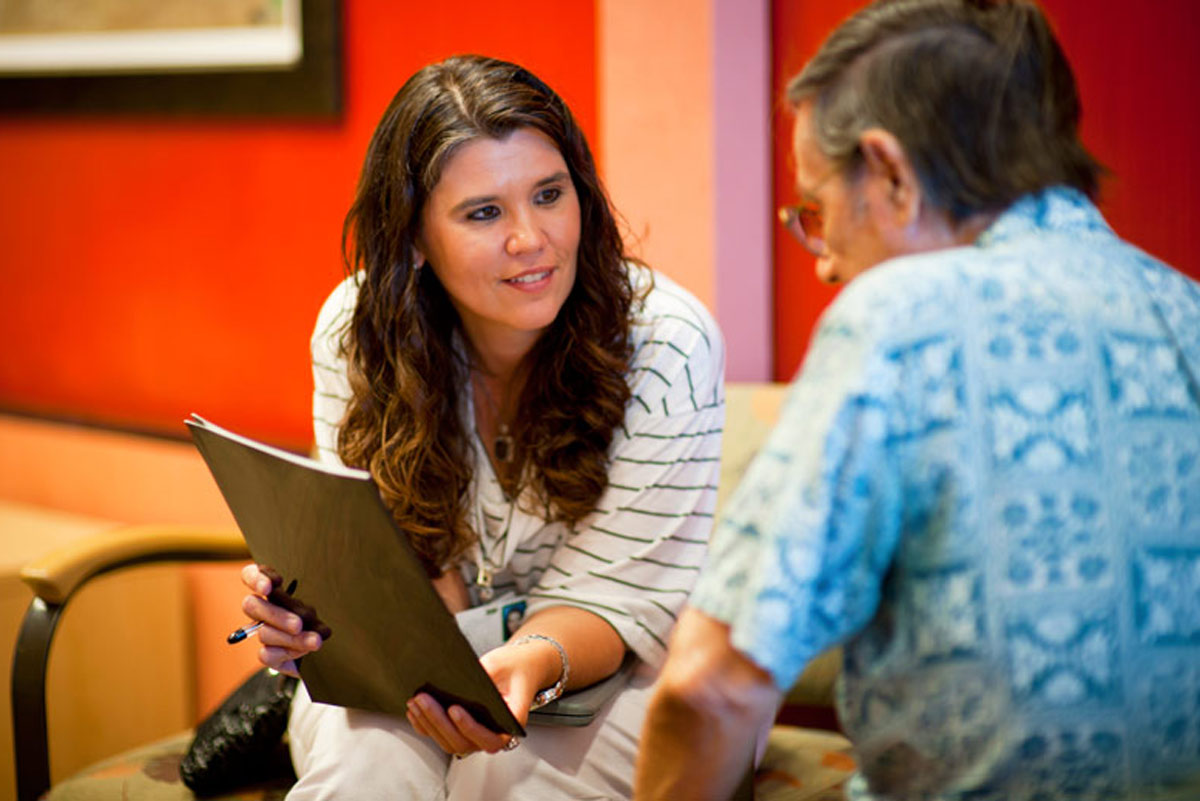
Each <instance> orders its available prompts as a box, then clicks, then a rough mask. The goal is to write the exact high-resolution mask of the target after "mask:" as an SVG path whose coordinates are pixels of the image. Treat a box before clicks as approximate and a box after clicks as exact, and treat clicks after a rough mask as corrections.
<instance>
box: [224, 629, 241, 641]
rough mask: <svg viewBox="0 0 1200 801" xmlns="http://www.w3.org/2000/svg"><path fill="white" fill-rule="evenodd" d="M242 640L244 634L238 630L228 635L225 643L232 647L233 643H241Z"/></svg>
mask: <svg viewBox="0 0 1200 801" xmlns="http://www.w3.org/2000/svg"><path fill="white" fill-rule="evenodd" d="M244 639H246V632H244V631H242V630H241V629H238V630H237V631H235V632H234V633H233V634H230V635H229V636H228V637H226V638H225V642H227V643H229V644H230V645H233V644H234V643H238V642H241V641H242V640H244Z"/></svg>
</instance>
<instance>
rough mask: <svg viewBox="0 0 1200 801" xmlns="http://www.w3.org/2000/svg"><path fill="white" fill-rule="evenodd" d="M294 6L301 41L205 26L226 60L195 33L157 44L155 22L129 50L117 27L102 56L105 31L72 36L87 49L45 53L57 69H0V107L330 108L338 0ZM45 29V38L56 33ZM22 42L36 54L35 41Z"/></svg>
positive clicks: (95, 110)
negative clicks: (219, 32)
mask: <svg viewBox="0 0 1200 801" xmlns="http://www.w3.org/2000/svg"><path fill="white" fill-rule="evenodd" d="M298 7H299V12H298V14H299V19H298V20H297V21H296V22H298V27H299V42H298V44H299V47H298V48H296V47H295V44H296V43H295V42H289V41H288V40H287V38H286V37H285V36H283V35H274V36H264V35H263V32H254V31H238V32H236V33H234V32H230V33H226V34H224V35H217V36H210V37H209V38H210V39H212V40H213V43H215V44H217V45H219V48H218V49H223V50H224V51H225V53H226V54H227V55H228V56H229V57H228V58H227V60H226V63H224V64H222V63H221V61H220V59H221V57H222V56H221V54H220V53H216V54H209V53H205V52H202V50H203V48H202V47H201V46H200V45H202V44H204V43H203V42H201V41H200V40H201V39H202V38H203V37H202V36H199V35H194V36H190V37H188V36H186V35H185V37H184V39H180V38H178V37H179V33H178V32H170V33H167V34H163V41H162V42H160V43H159V44H160V45H162V46H160V47H158V48H155V47H154V44H155V43H154V42H153V38H154V36H153V32H151V33H150V34H141V35H139V39H138V43H137V47H134V48H132V50H135V51H137V52H136V53H134V54H133V56H132V57H131V56H130V51H131V48H130V47H128V46H127V45H126V46H124V48H122V46H121V45H122V43H121V42H120V41H117V39H118V37H114V44H115V45H117V46H116V47H115V48H110V49H109V50H108V52H109V53H112V54H113V56H112V58H111V60H109V61H105V58H106V56H105V55H104V45H105V44H106V43H105V42H104V41H103V40H104V36H103V35H94V36H88V37H78V39H79V41H80V42H81V43H82V44H86V45H87V46H88V48H89V49H90V51H89V52H87V53H84V52H80V53H78V54H74V55H62V56H61V57H58V56H52V57H51V58H55V59H56V61H57V63H58V64H59V66H58V67H57V69H56V70H54V71H51V70H48V69H45V68H39V67H37V66H36V65H35V66H34V67H32V68H31V69H29V70H19V68H14V67H11V66H10V67H9V68H8V70H7V71H5V72H0V114H4V115H9V116H11V115H14V114H37V115H46V114H81V113H83V114H118V115H122V114H124V115H128V114H139V115H164V116H237V117H243V116H254V117H262V116H267V117H271V116H293V117H336V116H338V115H339V114H340V113H341V109H342V94H343V89H342V24H341V2H340V1H339V0H299V6H298ZM266 33H268V34H270V33H272V32H270V31H268V32H266ZM0 38H2V37H0ZM42 38H43V37H38V39H39V44H40V40H41V39H42ZM44 38H45V41H46V42H47V45H48V46H49V44H50V43H51V41H52V40H53V38H54V37H44ZM62 38H63V39H64V40H65V41H66V44H67V45H68V47H69V46H70V45H71V44H72V41H71V40H70V39H69V38H68V37H62ZM218 40H219V41H218ZM124 41H125V42H126V43H127V42H128V41H129V39H128V38H126V39H125V40H124ZM181 41H182V42H184V44H180V42H181ZM193 43H195V44H196V47H195V48H191V45H192V44H193ZM239 48H240V50H239ZM28 49H29V51H30V53H31V55H32V60H33V61H34V62H35V63H36V60H37V58H38V56H37V54H36V52H35V48H28ZM77 49H78V50H80V51H83V50H84V48H83V47H82V46H81V47H79V48H77ZM122 49H124V51H125V54H124V55H122V54H121V53H120V51H121V50H122ZM210 49H211V48H210ZM297 49H298V52H295V51H296V50H297ZM171 50H174V51H176V53H175V55H176V56H178V55H179V54H180V53H181V52H182V51H184V50H187V53H183V55H184V56H185V57H184V59H183V60H182V63H180V59H179V58H177V57H176V58H163V59H161V63H156V61H155V58H156V56H155V55H154V54H155V53H156V52H167V53H169V51H171ZM143 51H144V52H143ZM62 52H64V53H66V52H67V51H62ZM97 54H99V55H97ZM89 59H93V60H92V62H91V63H90V65H89ZM122 59H123V60H122ZM131 59H132V61H133V63H131ZM137 59H141V60H140V61H138V60H137ZM189 59H190V60H189ZM205 59H208V60H207V61H205ZM43 60H45V57H43ZM0 68H2V66H0ZM34 70H37V73H36V74H31V72H32V71H34Z"/></svg>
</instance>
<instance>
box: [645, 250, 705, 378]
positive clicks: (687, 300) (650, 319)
mask: <svg viewBox="0 0 1200 801" xmlns="http://www.w3.org/2000/svg"><path fill="white" fill-rule="evenodd" d="M629 272H630V282H631V283H632V285H633V288H634V292H635V293H636V296H637V297H638V298H640V302H638V303H637V304H636V305H635V308H634V314H633V340H634V347H635V348H637V347H640V346H641V345H642V344H643V343H645V342H647V341H649V340H658V341H666V342H671V343H672V344H674V345H676V346H678V347H680V348H683V349H685V350H687V351H688V352H691V350H692V349H693V348H695V347H701V348H702V349H703V350H705V351H707V352H708V353H710V354H712V355H714V356H715V355H723V354H724V341H723V340H722V338H721V331H720V329H719V328H718V327H717V322H716V320H714V319H713V316H712V314H711V313H710V312H709V310H708V309H707V307H705V305H704V304H703V303H701V302H700V300H699V299H698V298H697V297H696V296H695V295H693V294H692V293H691V292H690V291H688V290H687V289H686V288H684V287H683V286H681V285H680V284H678V283H677V282H675V281H674V280H672V279H671V278H670V277H668V276H667V275H665V274H664V273H661V272H658V271H656V270H652V269H651V268H649V267H646V266H643V265H639V264H633V263H631V264H630V265H629Z"/></svg>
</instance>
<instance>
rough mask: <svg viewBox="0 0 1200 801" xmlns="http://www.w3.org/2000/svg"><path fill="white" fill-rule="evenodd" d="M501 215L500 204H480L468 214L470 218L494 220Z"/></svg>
mask: <svg viewBox="0 0 1200 801" xmlns="http://www.w3.org/2000/svg"><path fill="white" fill-rule="evenodd" d="M499 216H500V208H499V207H498V206H480V207H479V208H477V209H475V210H474V211H472V212H471V213H470V214H468V215H467V219H468V220H494V219H496V218H497V217H499Z"/></svg>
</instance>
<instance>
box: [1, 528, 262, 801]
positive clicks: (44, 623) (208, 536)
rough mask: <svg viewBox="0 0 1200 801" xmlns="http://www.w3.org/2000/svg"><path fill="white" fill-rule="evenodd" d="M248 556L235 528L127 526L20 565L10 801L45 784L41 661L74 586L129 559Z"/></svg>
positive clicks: (22, 800)
mask: <svg viewBox="0 0 1200 801" xmlns="http://www.w3.org/2000/svg"><path fill="white" fill-rule="evenodd" d="M249 558H250V552H249V550H247V548H246V543H245V540H243V539H242V535H241V533H240V532H238V531H237V530H236V529H196V528H188V527H185V526H161V525H148V526H127V527H122V528H117V529H113V530H111V531H106V532H103V533H100V534H94V535H91V536H89V537H85V538H82V539H80V540H77V541H75V542H73V543H72V544H71V545H69V546H65V547H63V548H59V549H58V550H56V551H52V552H50V553H49V554H47V555H45V556H43V557H41V558H39V559H36V560H34V561H33V562H31V563H29V564H27V565H26V566H25V567H23V568H22V569H21V574H20V575H21V580H22V581H23V582H25V584H27V585H28V586H29V587H31V588H32V589H33V592H34V594H35V596H36V597H35V598H34V599H33V601H32V602H31V603H30V604H29V609H28V610H26V612H25V618H24V620H23V621H22V623H21V630H20V632H19V633H18V634H17V642H16V647H15V648H14V650H13V672H12V720H13V736H14V743H13V744H14V751H15V755H16V768H17V801H37V799H40V798H41V797H42V794H43V793H44V792H45V791H46V790H47V789H49V787H50V749H49V742H48V739H47V731H46V666H47V663H48V661H49V658H50V645H51V641H52V639H53V637H54V630H55V627H56V626H57V623H58V620H59V617H60V616H61V614H62V611H63V609H64V608H65V606H66V604H67V601H68V600H69V599H70V597H71V596H72V595H73V594H74V593H75V591H76V590H78V589H79V588H80V587H81V586H82V585H83V584H85V583H86V582H87V581H89V580H90V579H92V578H95V577H96V576H99V575H101V574H103V573H108V572H110V571H113V570H118V569H120V568H124V567H132V566H134V565H140V564H150V563H155V562H214V561H228V560H234V559H249Z"/></svg>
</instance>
